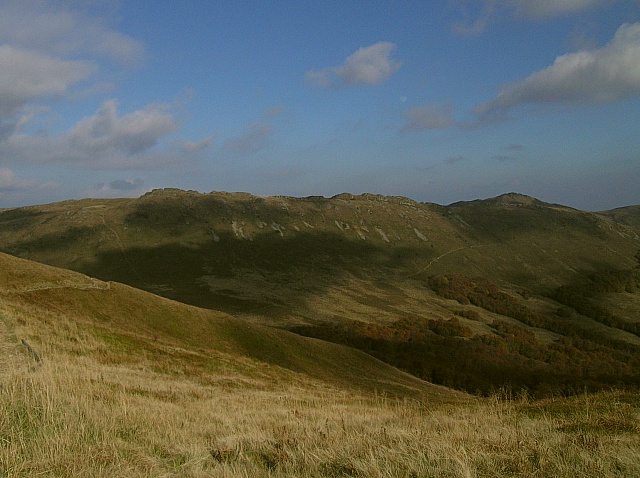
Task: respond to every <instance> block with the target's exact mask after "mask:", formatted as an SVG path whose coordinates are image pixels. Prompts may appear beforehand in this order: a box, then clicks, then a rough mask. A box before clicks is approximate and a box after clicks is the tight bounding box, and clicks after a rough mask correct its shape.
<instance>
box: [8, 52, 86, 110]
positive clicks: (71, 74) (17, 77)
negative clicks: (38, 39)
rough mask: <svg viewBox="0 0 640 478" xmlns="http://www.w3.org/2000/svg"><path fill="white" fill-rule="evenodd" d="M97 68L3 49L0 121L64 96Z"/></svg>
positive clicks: (32, 53) (77, 62)
mask: <svg viewBox="0 0 640 478" xmlns="http://www.w3.org/2000/svg"><path fill="white" fill-rule="evenodd" d="M94 70H95V65H94V64H92V63H90V62H86V61H68V60H61V59H59V58H55V57H51V56H48V55H43V54H40V53H37V52H34V51H29V50H23V49H19V48H15V47H13V46H10V45H1V46H0V71H1V72H2V74H0V119H1V118H2V117H5V118H6V117H9V116H11V115H14V114H15V113H16V112H17V111H18V110H19V109H20V108H22V107H23V106H24V105H25V104H27V103H28V102H30V101H32V100H34V99H36V98H39V97H43V96H49V95H62V94H64V93H66V92H67V91H68V89H69V88H70V87H71V86H72V85H74V84H76V83H78V82H80V81H81V80H84V79H86V78H88V77H89V75H90V74H91V73H92V72H93V71H94Z"/></svg>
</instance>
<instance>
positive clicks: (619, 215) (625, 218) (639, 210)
mask: <svg viewBox="0 0 640 478" xmlns="http://www.w3.org/2000/svg"><path fill="white" fill-rule="evenodd" d="M600 214H602V215H604V216H607V217H610V218H611V219H613V220H614V221H616V222H618V223H620V224H626V225H627V226H631V227H634V228H636V229H639V228H640V206H627V207H619V208H616V209H611V210H610V211H602V212H601V213H600Z"/></svg>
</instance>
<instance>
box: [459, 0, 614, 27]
mask: <svg viewBox="0 0 640 478" xmlns="http://www.w3.org/2000/svg"><path fill="white" fill-rule="evenodd" d="M611 3H613V2H611V1H610V0H461V1H460V2H459V5H458V7H459V10H460V12H461V15H462V18H461V19H459V20H457V21H456V22H454V24H453V31H454V33H458V34H461V35H477V34H480V33H482V32H484V31H485V30H486V28H487V26H488V25H489V24H490V23H491V22H492V21H493V20H495V19H496V18H499V17H500V16H501V15H504V16H509V17H511V16H513V17H517V18H520V19H524V20H530V21H536V20H542V19H545V18H553V17H560V16H564V15H570V14H573V13H578V12H581V11H585V10H589V9H593V8H596V7H602V6H606V5H608V4H611Z"/></svg>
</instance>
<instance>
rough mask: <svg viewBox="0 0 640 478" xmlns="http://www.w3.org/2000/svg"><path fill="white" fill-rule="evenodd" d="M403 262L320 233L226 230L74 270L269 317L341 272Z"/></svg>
mask: <svg viewBox="0 0 640 478" xmlns="http://www.w3.org/2000/svg"><path fill="white" fill-rule="evenodd" d="M387 249H388V250H387ZM405 256H406V257H405ZM409 257H410V255H409V254H403V253H401V252H398V251H397V250H391V249H389V248H382V247H378V246H375V245H372V244H370V243H366V242H364V241H362V242H356V241H352V240H348V239H346V238H344V236H341V235H339V234H332V233H326V232H319V233H318V232H314V233H298V234H296V235H295V236H292V237H284V238H283V237H281V236H280V235H279V234H278V233H277V232H274V233H264V234H260V235H257V236H255V237H254V239H253V240H243V239H237V238H236V237H235V236H234V235H232V234H230V233H228V234H220V236H219V237H218V238H217V240H215V241H214V240H213V239H212V240H210V241H208V242H205V243H201V244H198V245H184V244H179V243H171V244H164V245H160V246H156V247H149V248H130V249H127V250H126V251H125V252H124V253H123V252H122V251H118V250H111V251H108V252H102V253H99V254H97V255H96V261H95V262H92V263H87V264H84V265H82V267H81V271H82V272H83V273H85V274H88V275H90V276H93V277H97V278H99V279H102V280H112V281H117V282H122V283H125V284H129V285H131V286H134V287H137V288H140V289H144V290H147V291H149V292H153V293H157V294H158V295H162V296H164V297H167V298H170V299H174V300H178V301H180V302H184V303H187V304H191V305H196V306H199V307H205V308H210V309H215V310H222V311H225V312H228V313H232V314H237V313H249V314H251V313H259V314H261V315H266V316H270V315H274V314H281V313H283V312H286V311H287V310H289V309H290V308H291V306H304V303H305V302H304V301H305V299H306V298H307V297H308V296H309V295H310V294H316V293H318V292H321V291H322V290H323V289H325V288H326V287H329V286H332V285H335V284H337V283H339V281H340V280H341V279H342V278H343V277H344V276H345V275H346V274H351V275H354V276H356V277H364V276H368V275H369V274H372V273H373V274H375V273H376V271H380V270H385V269H388V268H389V267H398V266H399V265H400V263H401V262H402V261H403V260H405V258H409Z"/></svg>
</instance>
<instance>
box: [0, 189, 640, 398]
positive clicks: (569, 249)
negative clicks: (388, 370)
mask: <svg viewBox="0 0 640 478" xmlns="http://www.w3.org/2000/svg"><path fill="white" fill-rule="evenodd" d="M627 222H629V221H627ZM0 250H2V251H4V252H6V253H9V254H12V255H14V256H18V257H23V258H28V259H31V260H35V261H39V262H43V263H47V264H51V265H55V266H58V267H63V268H66V269H71V270H75V271H78V272H81V273H83V274H86V275H88V276H91V277H96V278H98V279H100V280H103V281H116V282H120V283H124V284H128V285H130V286H132V287H135V288H138V289H142V290H146V291H148V292H152V293H154V294H158V295H162V296H164V297H166V298H169V299H172V300H176V301H180V302H182V303H185V304H191V305H195V306H198V307H201V308H206V309H210V310H214V311H218V312H224V313H226V314H231V315H232V316H233V317H235V318H236V319H239V320H241V321H242V323H243V324H259V325H262V326H270V327H272V328H273V327H276V328H279V329H287V330H292V331H295V332H296V333H298V334H303V335H308V336H313V337H318V338H321V339H323V340H325V341H331V342H337V343H341V344H343V345H348V346H350V347H352V348H359V349H361V350H364V351H366V352H367V353H369V354H371V355H374V356H375V357H377V358H379V359H381V360H384V361H386V362H388V363H390V364H392V365H395V366H397V367H401V368H403V369H404V370H407V371H410V372H411V373H413V374H415V375H417V376H418V377H421V378H424V379H427V380H430V381H433V382H436V383H440V384H445V385H449V386H453V387H456V388H460V389H464V390H467V391H471V392H480V393H490V391H491V390H493V389H495V388H499V387H500V386H503V385H513V386H514V387H516V388H520V387H524V388H527V389H530V390H534V391H535V392H536V393H540V394H547V393H550V392H552V391H553V390H562V391H571V390H572V389H581V388H583V387H593V388H599V387H606V386H611V384H612V383H613V382H621V383H623V384H624V385H625V386H632V387H635V386H636V384H637V383H639V378H638V373H640V372H637V371H636V370H640V369H638V368H634V367H633V366H632V364H633V363H635V362H634V360H635V359H633V357H634V356H637V347H638V346H640V336H639V334H640V325H639V324H638V317H640V313H639V305H638V288H639V287H640V286H639V284H640V280H638V263H639V259H638V251H639V250H640V236H639V235H638V231H637V229H636V228H634V226H633V223H630V222H629V223H628V224H627V223H622V222H619V221H617V220H616V218H615V217H614V216H611V215H608V214H605V213H597V214H596V213H590V212H586V211H580V210H576V209H573V208H569V207H566V206H562V205H558V204H548V203H545V202H543V201H539V200H537V199H535V198H531V197H528V196H524V195H520V194H516V193H509V194H505V195H502V196H499V197H497V198H492V199H487V200H477V201H468V202H459V203H454V204H451V205H449V206H442V205H437V204H430V203H418V202H416V201H413V200H411V199H408V198H403V197H387V196H380V195H372V194H363V195H351V194H346V193H345V194H340V195H338V196H335V197H333V198H323V197H307V198H291V197H267V198H262V197H256V196H252V195H250V194H246V193H223V192H214V193H210V194H200V193H197V192H193V191H181V190H175V189H168V190H155V191H153V192H150V193H147V194H145V195H144V196H142V197H140V198H137V199H112V200H107V199H100V200H98V199H87V200H81V201H65V202H62V203H55V204H48V205H42V206H32V207H26V208H16V209H8V210H3V211H0ZM272 328H269V329H261V330H268V331H271V330H272ZM574 349H575V350H577V351H578V352H579V353H578V352H576V353H575V354H574V355H573V356H572V355H571V354H572V353H574V352H573V350H574ZM470 364H473V366H471V365H470ZM585 364H588V366H587V365H585ZM630 364H631V365H630ZM531 371H534V372H535V373H533V372H531Z"/></svg>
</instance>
